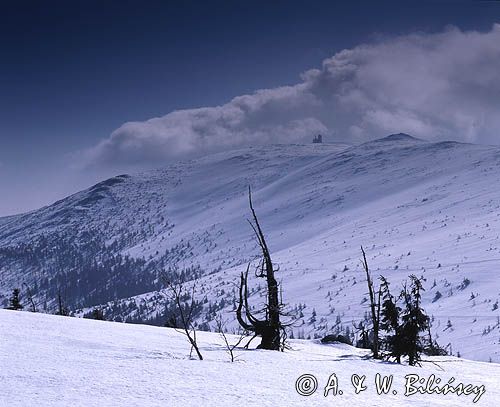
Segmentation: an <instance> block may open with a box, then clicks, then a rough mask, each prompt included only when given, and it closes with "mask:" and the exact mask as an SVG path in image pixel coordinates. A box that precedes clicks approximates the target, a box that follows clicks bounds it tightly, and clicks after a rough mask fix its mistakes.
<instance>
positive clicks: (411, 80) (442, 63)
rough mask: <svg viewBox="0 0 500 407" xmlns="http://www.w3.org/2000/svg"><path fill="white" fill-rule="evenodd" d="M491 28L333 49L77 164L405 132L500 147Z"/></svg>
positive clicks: (120, 138) (114, 137) (125, 128)
mask: <svg viewBox="0 0 500 407" xmlns="http://www.w3.org/2000/svg"><path fill="white" fill-rule="evenodd" d="M499 44H500V24H495V25H494V26H493V27H492V29H491V30H490V31H488V32H476V31H469V32H464V31H461V30H459V29H458V28H454V27H451V28H448V29H446V30H445V31H443V32H440V33H432V34H429V33H415V34H411V35H405V36H399V37H391V38H385V39H380V40H378V41H376V42H373V43H369V44H362V45H359V46H357V47H355V48H352V49H346V50H343V51H341V52H338V53H336V54H335V55H333V56H332V57H331V58H328V59H326V60H324V61H323V64H322V66H321V68H320V69H311V70H309V71H307V72H305V73H304V74H302V76H301V82H300V83H298V84H296V85H294V86H285V87H278V88H273V89H264V90H258V91H256V92H255V93H253V94H249V95H243V96H238V97H235V98H234V99H232V100H231V101H230V102H228V103H226V104H224V105H221V106H215V107H204V108H197V109H187V110H178V111H174V112H171V113H168V114H167V115H165V116H163V117H159V118H153V119H150V120H148V121H145V122H129V123H125V124H123V125H122V126H121V127H119V128H118V129H116V130H115V131H114V132H113V133H112V134H111V135H110V136H109V137H108V138H106V139H104V140H102V141H101V142H100V143H98V144H97V145H95V146H93V147H92V148H90V149H88V150H86V151H85V152H84V153H83V156H84V161H85V165H87V166H95V167H101V166H126V165H139V166H140V165H142V164H146V163H152V162H154V163H157V162H168V161H171V160H174V159H179V158H189V157H193V156H199V155H203V154H206V153H209V152H215V151H221V150H225V149H230V148H237V147H241V146H245V145H250V144H269V143H293V142H309V141H310V140H311V139H312V137H313V136H314V135H316V134H318V133H321V134H323V135H325V136H326V138H327V139H328V140H331V141H333V140H335V141H352V142H360V141H365V140H369V139H373V138H377V137H381V136H384V135H386V134H389V133H395V132H405V133H409V134H412V135H414V136H416V137H422V138H426V139H429V140H457V141H466V142H476V143H490V144H498V143H499V142H500V131H499V130H500V114H499V111H500V69H499V67H500V45H499Z"/></svg>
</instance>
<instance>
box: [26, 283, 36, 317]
mask: <svg viewBox="0 0 500 407" xmlns="http://www.w3.org/2000/svg"><path fill="white" fill-rule="evenodd" d="M23 286H25V287H26V293H27V294H28V302H29V303H30V305H31V312H36V304H35V301H34V300H33V295H32V294H31V290H30V288H29V286H28V284H26V283H23Z"/></svg>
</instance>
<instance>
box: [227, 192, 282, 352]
mask: <svg viewBox="0 0 500 407" xmlns="http://www.w3.org/2000/svg"><path fill="white" fill-rule="evenodd" d="M248 200H249V204H250V210H251V212H252V220H249V221H248V223H250V226H251V227H252V230H253V232H254V234H255V237H256V239H257V243H258V244H259V247H260V250H261V259H260V261H259V263H258V265H257V268H256V272H255V275H256V277H259V278H264V279H265V280H266V285H267V303H266V305H265V308H264V311H265V318H264V319H262V320H260V319H258V318H256V317H255V316H254V315H253V314H252V313H251V311H250V307H249V306H248V271H249V269H250V264H249V265H248V267H247V270H246V272H245V273H241V276H240V288H239V294H240V295H239V303H238V308H237V309H236V318H237V320H238V322H239V324H240V325H241V327H242V328H243V329H244V330H246V331H249V332H253V333H254V336H253V338H255V337H256V336H260V337H261V338H262V339H261V343H260V345H259V346H258V348H259V349H268V350H284V347H285V339H286V331H285V325H283V324H282V322H281V321H280V315H281V309H282V302H281V301H280V298H279V289H278V282H277V281H276V278H275V276H274V273H275V272H276V271H277V269H275V267H274V264H273V262H272V259H271V254H270V252H269V247H268V245H267V242H266V239H265V236H264V233H263V232H262V228H261V227H260V223H259V220H258V218H257V214H256V213H255V209H254V207H253V203H252V191H251V189H250V187H248ZM243 310H244V315H245V318H243ZM253 338H252V339H253ZM249 343H250V342H249ZM247 346H248V344H247Z"/></svg>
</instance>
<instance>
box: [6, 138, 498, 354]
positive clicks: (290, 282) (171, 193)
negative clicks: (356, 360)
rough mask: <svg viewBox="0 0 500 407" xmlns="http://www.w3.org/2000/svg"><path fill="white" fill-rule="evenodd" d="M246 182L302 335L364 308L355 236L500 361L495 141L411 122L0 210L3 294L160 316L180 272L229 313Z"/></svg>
mask: <svg viewBox="0 0 500 407" xmlns="http://www.w3.org/2000/svg"><path fill="white" fill-rule="evenodd" d="M249 185H251V186H252V191H253V199H254V205H255V208H256V211H257V214H258V215H259V219H260V221H261V224H262V226H263V228H264V232H265V233H266V236H267V238H268V243H269V246H270V249H271V250H272V255H273V259H274V260H275V261H276V262H277V263H278V264H279V265H280V271H279V273H278V274H277V277H278V278H279V279H280V281H281V282H282V287H283V297H284V298H283V299H284V301H285V302H286V303H288V304H289V308H290V310H291V311H296V312H297V315H299V316H300V318H299V320H298V321H297V323H296V324H295V325H294V336H295V337H301V336H305V337H307V336H311V337H312V336H314V335H322V334H324V333H326V332H330V331H332V330H334V331H335V330H342V331H344V332H345V331H346V330H348V331H349V330H351V331H352V328H353V323H355V322H357V321H360V320H362V319H364V318H365V314H366V313H367V311H368V303H367V302H366V299H367V287H366V282H365V275H364V273H363V271H362V268H361V264H360V245H363V246H364V247H365V249H366V251H367V256H368V262H369V265H370V267H371V270H372V273H373V276H374V277H377V276H378V275H379V274H382V275H384V276H385V277H387V278H388V279H389V281H390V282H391V287H392V288H393V289H394V290H397V288H398V287H400V285H401V283H402V282H403V281H404V280H405V279H406V278H407V277H408V275H409V274H416V275H418V276H420V275H422V276H424V277H425V278H426V279H427V281H426V283H425V284H424V288H425V289H426V291H425V292H424V296H423V301H424V308H425V310H426V311H427V313H428V314H429V315H432V316H433V334H434V336H435V337H437V340H438V341H439V342H440V343H441V345H447V344H450V347H449V349H450V348H451V349H452V351H453V353H454V354H457V352H459V353H460V355H462V356H463V357H467V358H473V359H479V360H485V361H488V360H492V361H496V362H499V361H500V352H499V346H498V345H499V341H500V339H499V338H500V323H499V322H500V321H499V318H500V310H499V308H498V301H499V299H500V282H499V275H498V269H497V267H498V265H499V264H500V237H499V236H500V233H499V232H498V230H499V221H500V192H499V189H498V186H499V185H500V148H498V147H491V146H479V145H472V144H461V143H455V142H440V143H430V142H425V141H422V140H419V139H415V138H413V137H410V136H408V135H404V134H398V135H391V136H388V137H386V138H383V139H380V140H376V141H372V142H368V143H364V144H361V145H355V146H351V145H344V144H311V145H273V146H264V147H250V148H246V149H241V150H237V151H230V152H224V153H219V154H215V155H211V156H207V157H204V158H201V159H197V160H192V161H188V162H182V163H178V164H175V165H171V166H169V167H167V168H165V169H161V170H157V171H151V172H147V173H143V174H138V175H119V176H116V177H114V178H111V179H108V180H106V181H104V182H101V183H99V184H97V185H95V186H93V187H92V188H89V189H87V190H85V191H82V192H79V193H77V194H75V195H72V196H70V197H68V198H66V199H63V200H61V201H59V202H56V203H55V204H53V205H51V206H48V207H45V208H42V209H40V210H37V211H34V212H30V213H27V214H22V215H17V216H11V217H8V218H3V219H0V281H1V282H2V284H1V287H0V301H3V303H4V304H6V301H7V298H8V296H9V295H10V292H11V291H12V289H13V288H15V287H19V288H21V289H22V290H24V292H23V294H24V295H26V291H27V287H29V288H30V290H31V291H32V293H33V294H34V297H35V299H36V301H37V303H38V304H39V306H40V308H45V309H47V310H53V309H54V308H55V307H56V299H57V296H58V294H59V293H60V294H61V296H62V298H63V299H64V302H65V304H66V305H67V306H68V307H70V308H71V309H72V310H74V311H77V310H79V309H84V311H81V312H80V313H83V312H85V310H88V309H89V308H91V307H93V306H97V305H101V306H103V307H104V312H105V315H106V317H107V318H108V319H114V320H129V321H132V322H136V321H149V322H150V323H157V324H160V323H162V322H164V318H165V306H166V304H167V300H166V298H165V294H164V293H163V292H162V291H158V290H160V289H161V288H162V282H161V279H160V278H159V275H160V273H162V272H166V273H168V272H169V271H168V270H169V269H170V270H171V269H174V268H176V269H178V270H186V269H187V271H186V274H187V276H188V277H194V276H199V277H200V283H199V284H198V290H197V293H196V295H197V298H199V299H200V301H201V303H202V304H203V311H202V312H201V313H200V314H199V316H198V323H199V324H200V325H203V327H204V328H209V327H210V326H211V323H212V319H213V316H214V315H215V313H217V312H221V311H222V312H225V313H227V315H228V318H231V316H230V315H231V314H230V310H231V309H233V306H234V297H235V285H234V284H235V283H236V282H237V278H238V275H239V273H240V271H241V270H243V269H244V268H245V267H246V264H247V262H249V261H251V260H252V259H255V257H256V256H257V255H258V250H257V247H256V243H255V240H254V239H253V236H252V230H251V228H250V226H249V225H248V223H247V221H246V219H247V218H248V216H249V209H248V197H247V187H248V186H249ZM170 272H171V271H170ZM259 288H260V286H258V285H255V286H254V289H253V291H252V293H253V299H252V301H253V302H254V303H255V302H258V298H259V296H260V295H262V291H263V290H260V289H259ZM167 307H168V304H167ZM313 314H314V316H313Z"/></svg>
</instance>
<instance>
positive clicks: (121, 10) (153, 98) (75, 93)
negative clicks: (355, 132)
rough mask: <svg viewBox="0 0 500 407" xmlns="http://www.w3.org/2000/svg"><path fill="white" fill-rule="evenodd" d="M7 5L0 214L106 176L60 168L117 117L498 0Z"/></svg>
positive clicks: (483, 22)
mask: <svg viewBox="0 0 500 407" xmlns="http://www.w3.org/2000/svg"><path fill="white" fill-rule="evenodd" d="M10 3H11V4H5V2H3V3H2V4H1V6H0V55H1V56H0V61H1V63H0V95H1V96H0V123H1V127H0V142H1V144H0V215H5V214H10V213H17V212H20V211H24V210H27V209H32V208H35V207H39V206H41V205H43V204H47V203H50V202H51V201H52V200H55V199H57V198H60V197H61V196H63V195H65V194H67V193H69V192H74V191H76V190H78V189H80V188H82V187H84V186H86V185H88V184H90V183H92V182H94V181H95V180H96V179H97V178H99V177H100V176H104V175H108V174H99V173H91V174H90V173H87V174H76V173H72V172H71V171H72V170H70V169H68V157H69V156H71V154H73V153H75V152H76V151H78V150H81V149H85V148H88V147H90V146H92V145H95V144H96V143H97V142H98V141H99V140H101V139H103V138H105V137H107V136H109V134H110V133H111V132H112V131H113V130H114V129H116V128H117V127H119V126H120V125H121V124H123V123H124V122H127V121H131V120H134V121H135V120H146V119H149V118H151V117H155V116H162V115H164V114H166V113H168V112H170V111H172V110H177V109H183V108H192V107H200V106H214V105H219V104H222V103H225V102H227V101H228V100H230V99H231V98H232V97H234V96H237V95H241V94H245V93H249V92H252V91H254V90H256V89H260V88H272V87H276V86H279V85H286V84H294V83H297V81H298V78H299V75H300V74H301V73H302V72H303V71H305V70H307V69H310V68H313V67H319V66H320V65H321V61H322V60H323V59H325V58H327V57H329V56H331V55H333V54H335V52H337V51H339V50H341V49H344V48H350V47H353V46H355V45H357V44H359V43H363V42H365V41H369V40H370V39H371V38H373V37H375V36H379V35H382V36H385V35H399V34H406V33H411V32H414V31H426V32H434V31H439V30H442V29H443V28H444V27H445V26H447V25H449V24H453V25H456V26H458V27H460V28H461V29H465V30H468V29H475V30H487V29H490V28H491V26H492V24H493V23H494V22H495V21H499V20H500V4H499V2H480V1H401V0H400V1H397V2H379V1H376V2H373V1H366V2H362V1H358V2H356V1H349V2H347V1H342V2H334V1H329V2H315V1H297V2H292V1H264V2H256V1H253V2H243V1H232V2H229V1H227V2H218V1H216V2H213V1H203V2H201V1H200V2H190V1H182V2H181V1H177V2H173V1H171V2H166V1H163V2H155V1H147V2H139V1H135V2H131V1H116V2H114V1H81V2H80V1H43V2H42V1H36V2H35V1H34V2H27V1H16V2H10ZM61 174H64V176H62V175H61Z"/></svg>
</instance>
